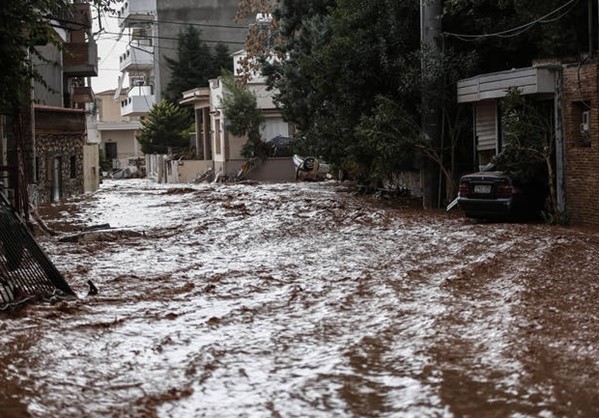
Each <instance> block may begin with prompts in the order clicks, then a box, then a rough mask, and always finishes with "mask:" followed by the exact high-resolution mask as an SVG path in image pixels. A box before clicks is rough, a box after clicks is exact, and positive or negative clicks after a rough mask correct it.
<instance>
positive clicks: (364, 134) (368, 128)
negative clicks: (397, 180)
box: [351, 96, 424, 180]
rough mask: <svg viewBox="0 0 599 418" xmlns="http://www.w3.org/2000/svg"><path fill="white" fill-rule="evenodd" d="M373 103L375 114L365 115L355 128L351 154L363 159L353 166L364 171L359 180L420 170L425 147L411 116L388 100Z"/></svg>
mask: <svg viewBox="0 0 599 418" xmlns="http://www.w3.org/2000/svg"><path fill="white" fill-rule="evenodd" d="M374 103H375V107H374V112H373V114H372V115H363V116H362V118H361V120H360V124H359V125H358V126H357V128H356V139H357V140H356V141H355V142H354V144H353V148H355V149H354V150H352V152H351V154H352V155H359V156H360V158H361V160H360V161H359V162H358V161H355V162H354V164H355V165H356V166H358V167H363V168H364V169H365V171H364V172H363V173H361V176H360V177H362V178H363V179H364V180H377V179H383V178H386V177H387V176H388V175H389V174H390V173H393V172H396V171H399V170H406V169H415V168H419V166H420V164H421V153H420V152H419V151H418V146H420V145H423V144H424V138H423V135H422V131H421V129H420V127H419V126H418V125H417V124H415V122H414V120H413V118H412V115H411V114H410V112H407V111H406V110H405V109H403V108H402V106H401V105H400V104H399V103H398V102H397V101H395V100H392V99H389V98H388V97H385V96H378V97H376V98H375V100H374Z"/></svg>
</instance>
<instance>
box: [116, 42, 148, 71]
mask: <svg viewBox="0 0 599 418" xmlns="http://www.w3.org/2000/svg"><path fill="white" fill-rule="evenodd" d="M119 60H120V70H121V71H131V70H133V71H143V70H150V69H152V68H154V55H153V53H152V47H151V46H136V47H133V48H129V49H127V51H126V52H125V53H124V54H122V55H121V56H120V57H119Z"/></svg>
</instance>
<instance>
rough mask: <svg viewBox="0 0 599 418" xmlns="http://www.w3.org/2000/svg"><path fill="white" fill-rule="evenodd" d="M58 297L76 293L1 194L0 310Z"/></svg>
mask: <svg viewBox="0 0 599 418" xmlns="http://www.w3.org/2000/svg"><path fill="white" fill-rule="evenodd" d="M55 294H59V295H61V296H67V295H74V292H73V290H72V289H71V287H70V286H69V285H68V283H67V282H66V280H65V279H64V277H63V276H62V274H60V272H59V271H58V270H57V269H56V267H55V266H54V264H52V262H51V261H50V259H49V258H48V256H47V255H46V253H45V252H44V251H43V250H42V249H41V247H40V246H39V245H38V243H37V242H36V241H35V239H34V237H33V235H31V233H30V232H29V230H28V229H27V227H26V226H25V224H24V223H23V222H22V221H21V219H20V218H19V216H18V215H17V213H16V212H15V210H14V209H13V208H12V206H11V205H10V203H9V202H8V200H7V199H6V197H5V196H4V194H3V193H1V192H0V307H5V306H7V305H9V304H12V303H17V302H19V301H22V300H24V299H28V298H29V297H32V296H41V297H46V296H52V295H55Z"/></svg>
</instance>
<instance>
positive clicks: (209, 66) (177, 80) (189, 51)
mask: <svg viewBox="0 0 599 418" xmlns="http://www.w3.org/2000/svg"><path fill="white" fill-rule="evenodd" d="M166 63H167V66H168V67H169V69H170V70H171V71H172V75H171V79H170V81H169V83H168V85H167V88H166V91H165V97H167V98H168V99H169V100H171V101H172V102H177V101H178V100H179V99H180V98H181V94H182V93H183V92H184V91H187V90H191V89H194V88H197V87H206V86H208V81H209V80H210V79H211V78H213V77H214V76H215V71H214V62H213V57H212V53H211V51H210V47H209V46H208V45H206V43H204V42H203V41H202V39H201V31H200V30H198V29H196V28H195V27H193V26H187V27H186V28H185V29H184V30H183V31H181V32H180V33H179V35H177V58H176V59H174V58H169V57H166Z"/></svg>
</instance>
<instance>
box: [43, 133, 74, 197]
mask: <svg viewBox="0 0 599 418" xmlns="http://www.w3.org/2000/svg"><path fill="white" fill-rule="evenodd" d="M35 140H36V151H37V164H36V170H37V174H38V182H37V192H38V203H39V204H46V203H50V202H52V201H55V200H56V197H58V198H59V199H64V198H67V197H71V196H75V195H78V194H81V193H83V145H84V138H83V136H82V135H48V134H42V135H36V137H35ZM55 173H58V178H55ZM56 181H58V184H57V183H56ZM56 185H58V187H59V192H58V195H55V193H54V191H55V189H54V188H55V186H56Z"/></svg>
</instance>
